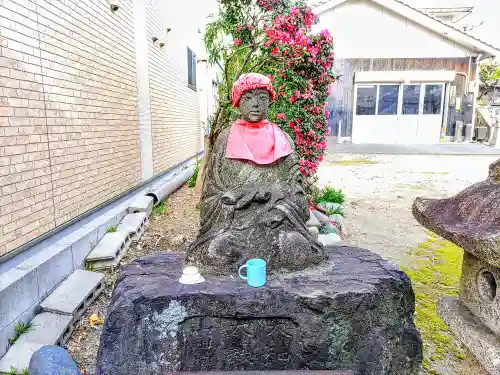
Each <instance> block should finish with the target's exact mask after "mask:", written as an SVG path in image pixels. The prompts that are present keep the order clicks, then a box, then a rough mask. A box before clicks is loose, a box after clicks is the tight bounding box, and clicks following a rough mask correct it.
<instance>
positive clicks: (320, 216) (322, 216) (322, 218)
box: [311, 210, 330, 225]
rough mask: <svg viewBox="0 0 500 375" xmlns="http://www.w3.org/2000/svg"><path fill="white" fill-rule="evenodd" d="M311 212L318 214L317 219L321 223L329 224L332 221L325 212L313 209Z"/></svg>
mask: <svg viewBox="0 0 500 375" xmlns="http://www.w3.org/2000/svg"><path fill="white" fill-rule="evenodd" d="M311 213H312V214H313V215H314V216H316V219H318V221H319V222H320V224H321V225H327V224H328V223H330V220H329V219H328V216H326V215H325V214H323V213H321V212H319V211H316V210H313V211H311Z"/></svg>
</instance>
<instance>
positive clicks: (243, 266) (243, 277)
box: [238, 264, 248, 280]
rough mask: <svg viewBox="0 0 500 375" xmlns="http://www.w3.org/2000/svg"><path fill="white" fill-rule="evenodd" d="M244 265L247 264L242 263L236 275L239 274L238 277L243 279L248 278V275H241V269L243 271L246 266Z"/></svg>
mask: <svg viewBox="0 0 500 375" xmlns="http://www.w3.org/2000/svg"><path fill="white" fill-rule="evenodd" d="M246 267H247V265H246V264H244V265H242V266H241V267H240V268H239V269H238V275H240V277H241V278H242V279H243V280H246V279H248V277H247V276H243V275H242V274H241V271H243V268H246Z"/></svg>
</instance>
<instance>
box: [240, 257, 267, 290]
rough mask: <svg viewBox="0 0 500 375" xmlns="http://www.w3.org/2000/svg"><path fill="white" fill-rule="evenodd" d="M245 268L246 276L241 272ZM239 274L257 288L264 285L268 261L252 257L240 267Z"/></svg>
mask: <svg viewBox="0 0 500 375" xmlns="http://www.w3.org/2000/svg"><path fill="white" fill-rule="evenodd" d="M243 268H246V269H247V275H246V276H243V275H242V274H241V271H242V270H243ZM238 274H239V275H240V277H241V278H242V279H243V280H246V281H247V284H248V285H250V286H253V287H255V288H258V287H261V286H264V285H265V284H266V261H265V260H264V259H250V260H249V261H248V262H247V263H246V264H244V265H242V266H241V267H240V269H239V270H238Z"/></svg>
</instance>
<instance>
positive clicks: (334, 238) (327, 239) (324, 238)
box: [318, 233, 342, 246]
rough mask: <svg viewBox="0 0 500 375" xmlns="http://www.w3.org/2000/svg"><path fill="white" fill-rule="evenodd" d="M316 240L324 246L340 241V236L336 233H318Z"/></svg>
mask: <svg viewBox="0 0 500 375" xmlns="http://www.w3.org/2000/svg"><path fill="white" fill-rule="evenodd" d="M318 241H319V242H321V243H322V244H323V245H325V246H330V245H336V244H338V243H340V242H342V239H341V238H340V236H339V235H338V234H336V233H330V234H320V235H319V236H318Z"/></svg>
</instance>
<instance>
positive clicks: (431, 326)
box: [403, 232, 464, 374]
mask: <svg viewBox="0 0 500 375" xmlns="http://www.w3.org/2000/svg"><path fill="white" fill-rule="evenodd" d="M428 236H429V238H428V240H427V241H425V242H423V243H421V244H419V245H418V246H417V247H415V248H414V249H413V250H412V253H411V257H410V262H409V264H411V266H409V267H403V269H404V271H405V272H406V273H407V274H408V276H409V277H410V278H411V280H412V285H413V290H414V291H415V298H416V311H415V324H416V325H417V327H418V329H419V330H420V332H421V334H422V338H423V341H424V362H423V367H424V369H425V370H426V371H427V373H428V374H433V373H435V371H434V370H432V362H433V361H437V360H442V359H444V358H451V359H454V360H461V359H463V358H464V353H463V350H462V348H461V347H459V346H458V345H457V344H456V342H455V341H454V339H453V336H452V334H451V333H450V331H449V330H448V326H447V325H446V324H445V323H444V322H443V321H442V320H441V319H440V318H439V316H438V313H437V310H436V307H437V301H438V298H439V297H441V296H445V295H448V296H456V295H458V292H459V283H460V276H461V272H462V259H463V250H462V249H461V248H460V247H458V246H457V245H455V244H453V243H451V242H449V241H446V240H443V239H441V238H440V237H438V236H437V235H436V234H434V233H431V232H428Z"/></svg>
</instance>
